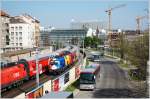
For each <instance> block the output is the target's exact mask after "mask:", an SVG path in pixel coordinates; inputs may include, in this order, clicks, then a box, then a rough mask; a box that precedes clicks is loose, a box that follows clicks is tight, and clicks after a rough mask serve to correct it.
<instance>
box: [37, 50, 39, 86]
mask: <svg viewBox="0 0 150 99" xmlns="http://www.w3.org/2000/svg"><path fill="white" fill-rule="evenodd" d="M38 53H39V51H38V48H36V83H37V87H39V66H38Z"/></svg>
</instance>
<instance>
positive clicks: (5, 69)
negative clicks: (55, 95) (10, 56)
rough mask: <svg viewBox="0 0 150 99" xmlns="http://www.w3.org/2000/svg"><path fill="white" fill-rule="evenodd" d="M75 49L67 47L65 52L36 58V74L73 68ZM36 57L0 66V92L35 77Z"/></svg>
mask: <svg viewBox="0 0 150 99" xmlns="http://www.w3.org/2000/svg"><path fill="white" fill-rule="evenodd" d="M78 57H79V54H78V50H77V47H72V46H71V47H69V48H67V50H66V49H65V50H60V51H56V52H55V53H50V54H46V55H39V56H38V68H39V69H38V70H39V71H38V73H39V74H43V73H45V72H57V73H59V72H63V71H64V70H66V68H69V67H70V66H73V65H74V64H75V63H76V62H77V61H78ZM36 62H37V61H36V57H35V56H34V57H30V58H25V59H20V60H18V62H12V63H9V64H6V65H4V66H1V70H0V74H1V82H0V85H1V91H6V90H7V89H10V88H11V87H14V86H19V85H21V84H22V83H23V82H24V81H27V80H30V79H33V78H35V76H36V73H37V72H36Z"/></svg>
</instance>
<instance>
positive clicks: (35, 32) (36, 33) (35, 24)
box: [19, 14, 40, 47]
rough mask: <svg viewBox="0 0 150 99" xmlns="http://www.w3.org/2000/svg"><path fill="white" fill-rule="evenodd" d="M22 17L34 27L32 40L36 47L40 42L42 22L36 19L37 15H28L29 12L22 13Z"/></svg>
mask: <svg viewBox="0 0 150 99" xmlns="http://www.w3.org/2000/svg"><path fill="white" fill-rule="evenodd" d="M19 17H20V18H22V19H23V20H24V21H25V22H27V23H28V24H29V25H30V26H31V28H32V30H33V31H32V32H33V33H32V34H33V35H32V37H33V38H32V42H33V45H34V47H38V46H39V44H40V24H39V23H40V22H39V21H38V20H37V19H35V17H34V18H33V17H32V16H30V15H28V14H22V15H20V16H19Z"/></svg>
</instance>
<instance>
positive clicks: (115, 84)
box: [74, 57, 144, 98]
mask: <svg viewBox="0 0 150 99" xmlns="http://www.w3.org/2000/svg"><path fill="white" fill-rule="evenodd" d="M117 61H118V60H115V59H111V58H106V57H104V58H103V59H102V61H101V62H100V63H99V64H100V66H101V70H100V75H101V76H100V79H99V82H97V85H96V89H95V90H94V91H80V90H78V91H77V93H76V94H75V95H74V97H75V98H138V97H144V96H142V95H141V96H140V95H139V94H135V93H134V91H133V89H132V88H131V84H130V81H129V80H128V78H127V74H126V72H125V71H124V70H122V69H121V68H120V67H119V66H118V64H117Z"/></svg>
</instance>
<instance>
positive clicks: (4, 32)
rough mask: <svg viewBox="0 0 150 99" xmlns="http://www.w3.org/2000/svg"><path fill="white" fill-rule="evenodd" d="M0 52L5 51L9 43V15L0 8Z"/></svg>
mask: <svg viewBox="0 0 150 99" xmlns="http://www.w3.org/2000/svg"><path fill="white" fill-rule="evenodd" d="M0 15H1V17H0V21H1V24H0V37H1V41H0V53H2V52H5V51H7V46H8V45H9V18H10V16H9V15H8V14H7V13H5V12H4V11H2V10H0Z"/></svg>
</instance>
